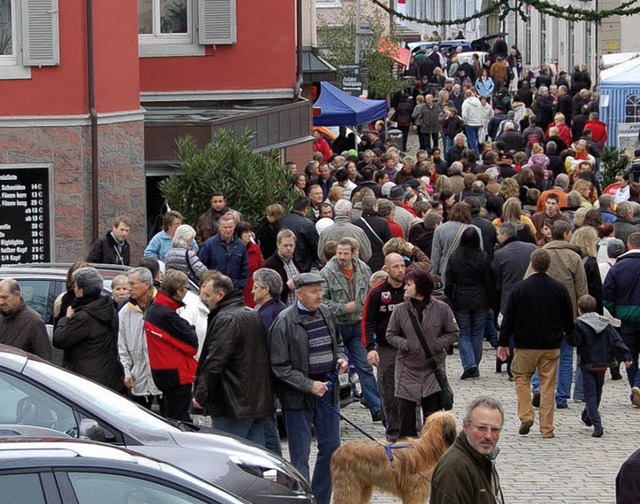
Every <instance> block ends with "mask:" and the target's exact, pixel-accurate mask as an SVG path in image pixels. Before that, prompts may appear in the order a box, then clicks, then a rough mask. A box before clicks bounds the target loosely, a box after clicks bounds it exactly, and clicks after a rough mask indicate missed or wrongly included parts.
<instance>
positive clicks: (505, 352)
mask: <svg viewBox="0 0 640 504" xmlns="http://www.w3.org/2000/svg"><path fill="white" fill-rule="evenodd" d="M510 353H511V352H510V351H509V347H507V346H501V347H498V350H497V351H496V356H497V357H498V359H500V360H501V361H506V360H507V357H509V354H510Z"/></svg>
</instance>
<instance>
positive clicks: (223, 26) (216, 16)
mask: <svg viewBox="0 0 640 504" xmlns="http://www.w3.org/2000/svg"><path fill="white" fill-rule="evenodd" d="M198 42H199V43H200V44H202V45H212V44H235V43H236V42H237V30H236V0H198Z"/></svg>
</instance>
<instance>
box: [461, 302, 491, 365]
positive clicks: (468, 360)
mask: <svg viewBox="0 0 640 504" xmlns="http://www.w3.org/2000/svg"><path fill="white" fill-rule="evenodd" d="M486 314H487V310H456V311H455V315H456V320H457V321H458V327H459V328H460V336H459V337H458V348H459V349H460V361H461V362H462V368H463V369H464V370H465V371H466V370H467V369H471V368H473V367H478V365H479V364H480V361H481V360H482V342H483V340H484V328H485V324H486V321H487V315H486Z"/></svg>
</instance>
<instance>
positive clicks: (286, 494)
mask: <svg viewBox="0 0 640 504" xmlns="http://www.w3.org/2000/svg"><path fill="white" fill-rule="evenodd" d="M0 424H27V425H36V426H40V427H46V428H49V429H55V430H57V431H60V432H65V433H66V434H68V435H69V436H71V437H74V438H78V437H85V438H88V439H92V440H96V441H103V442H106V443H110V444H114V445H117V446H123V447H127V448H130V449H131V450H134V451H136V452H138V453H141V454H143V455H147V456H150V457H153V458H157V459H159V460H164V461H166V462H169V463H171V464H173V465H175V466H177V467H179V468H181V469H183V470H185V471H187V472H189V473H191V474H194V475H196V476H198V477H200V478H202V479H204V480H205V481H208V482H211V483H213V484H216V485H218V486H220V487H221V488H224V489H225V490H228V491H230V492H232V493H234V494H236V495H238V496H240V497H242V498H244V499H247V500H249V501H250V502H254V503H264V504H275V503H278V504H279V503H283V502H291V501H295V502H296V503H298V502H299V503H313V502H314V497H313V494H312V492H311V488H310V486H309V484H308V482H307V481H306V480H305V479H304V477H303V476H302V475H301V474H300V473H299V472H298V471H297V470H296V469H295V468H294V467H293V466H292V465H291V464H290V463H288V462H287V461H285V460H284V459H282V458H280V457H278V456H276V455H273V454H272V453H270V452H268V451H267V450H265V449H263V448H261V447H259V446H257V445H254V444H252V443H249V442H247V441H244V440H241V439H239V438H235V437H232V436H228V435H223V434H222V433H220V432H219V431H214V430H212V429H207V428H204V427H197V426H195V425H191V424H186V423H183V422H178V421H168V420H166V419H164V418H162V417H159V416H157V415H156V414H154V413H152V412H150V411H148V410H146V409H144V408H142V407H140V406H138V405H137V404H135V403H133V402H132V401H129V400H128V399H126V398H124V397H122V396H120V395H118V394H116V393H114V392H112V391H111V390H109V389H107V388H105V387H103V386H101V385H98V384H97V383H94V382H92V381H90V380H87V379H85V378H82V377H80V376H78V375H75V374H73V373H71V372H69V371H66V370H64V369H62V368H59V367H57V366H55V365H52V364H50V363H48V362H45V361H43V360H41V359H39V358H38V357H36V356H33V355H31V354H28V353H26V352H23V351H21V350H18V349H15V348H12V347H8V346H5V345H0Z"/></svg>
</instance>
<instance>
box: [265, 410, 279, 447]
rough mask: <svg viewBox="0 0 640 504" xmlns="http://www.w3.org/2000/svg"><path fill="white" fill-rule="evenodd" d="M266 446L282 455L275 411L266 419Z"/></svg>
mask: <svg viewBox="0 0 640 504" xmlns="http://www.w3.org/2000/svg"><path fill="white" fill-rule="evenodd" d="M264 446H265V448H266V449H267V450H269V451H270V452H273V453H275V454H276V455H279V456H280V457H282V444H281V443H280V433H279V432H278V419H277V418H276V414H275V413H274V414H273V415H269V416H268V417H266V418H265V419H264Z"/></svg>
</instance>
